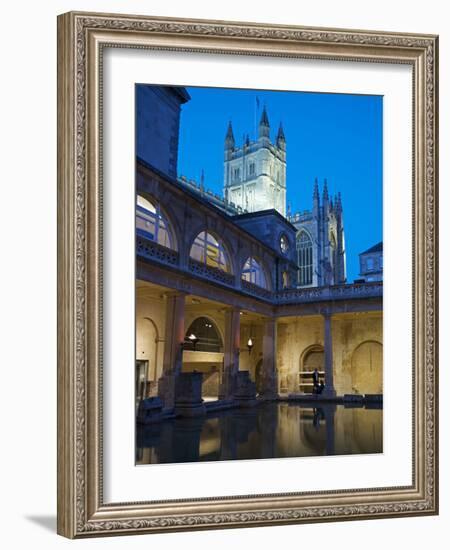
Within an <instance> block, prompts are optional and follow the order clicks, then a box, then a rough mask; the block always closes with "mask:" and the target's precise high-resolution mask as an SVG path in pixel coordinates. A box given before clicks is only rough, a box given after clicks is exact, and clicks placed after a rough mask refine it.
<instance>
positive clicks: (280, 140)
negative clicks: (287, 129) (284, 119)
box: [277, 122, 286, 147]
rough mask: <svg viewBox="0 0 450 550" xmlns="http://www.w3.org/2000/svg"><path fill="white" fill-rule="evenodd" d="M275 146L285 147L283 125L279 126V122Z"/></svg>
mask: <svg viewBox="0 0 450 550" xmlns="http://www.w3.org/2000/svg"><path fill="white" fill-rule="evenodd" d="M277 145H278V147H281V146H283V145H286V137H285V135H284V130H283V125H282V124H281V122H280V126H279V127H278V134H277Z"/></svg>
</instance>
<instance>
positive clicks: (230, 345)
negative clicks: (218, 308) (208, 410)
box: [219, 308, 241, 399]
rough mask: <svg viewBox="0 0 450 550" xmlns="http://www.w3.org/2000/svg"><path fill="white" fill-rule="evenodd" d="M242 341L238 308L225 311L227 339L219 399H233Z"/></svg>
mask: <svg viewBox="0 0 450 550" xmlns="http://www.w3.org/2000/svg"><path fill="white" fill-rule="evenodd" d="M240 341H241V316H240V310H239V309H238V308H232V309H228V310H227V311H226V312H225V341H224V350H223V374H222V383H221V385H220V389H219V399H232V398H233V395H234V391H235V387H236V377H237V373H238V371H239V346H240Z"/></svg>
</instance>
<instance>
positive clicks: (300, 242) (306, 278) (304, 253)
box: [297, 231, 313, 286]
mask: <svg viewBox="0 0 450 550" xmlns="http://www.w3.org/2000/svg"><path fill="white" fill-rule="evenodd" d="M297 265H298V267H299V269H298V284H299V285H300V286H305V285H310V284H312V278H313V249H312V241H311V238H310V237H309V235H308V234H307V233H306V231H300V233H299V234H298V235H297Z"/></svg>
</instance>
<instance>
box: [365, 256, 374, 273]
mask: <svg viewBox="0 0 450 550" xmlns="http://www.w3.org/2000/svg"><path fill="white" fill-rule="evenodd" d="M366 265H367V271H372V269H374V261H373V258H367V260H366Z"/></svg>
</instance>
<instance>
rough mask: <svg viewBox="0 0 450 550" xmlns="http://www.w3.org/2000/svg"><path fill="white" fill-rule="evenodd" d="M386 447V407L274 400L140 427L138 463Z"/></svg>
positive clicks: (337, 452)
mask: <svg viewBox="0 0 450 550" xmlns="http://www.w3.org/2000/svg"><path fill="white" fill-rule="evenodd" d="M382 451H383V411H382V409H381V408H380V407H379V406H378V407H377V406H374V405H371V406H370V407H363V406H360V407H354V406H353V407H346V406H344V405H335V404H330V403H314V404H309V403H308V404H307V403H304V404H299V403H289V402H269V403H263V404H259V405H258V406H255V407H251V408H236V409H228V410H224V411H220V412H215V413H208V414H206V415H203V416H200V417H197V418H175V419H171V420H164V421H162V422H159V423H155V424H152V425H146V426H143V425H137V428H136V464H158V463H159V464H161V463H180V462H199V461H215V460H244V459H255V458H283V457H302V456H325V455H344V454H366V453H381V452H382Z"/></svg>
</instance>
